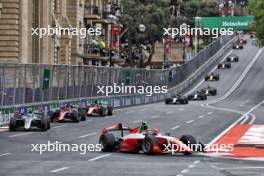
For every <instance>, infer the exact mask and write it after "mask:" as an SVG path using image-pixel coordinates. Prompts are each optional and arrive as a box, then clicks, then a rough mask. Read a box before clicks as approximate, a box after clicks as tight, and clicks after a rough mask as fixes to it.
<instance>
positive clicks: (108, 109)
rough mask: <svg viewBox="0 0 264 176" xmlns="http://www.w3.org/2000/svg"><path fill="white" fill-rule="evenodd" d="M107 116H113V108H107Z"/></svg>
mask: <svg viewBox="0 0 264 176" xmlns="http://www.w3.org/2000/svg"><path fill="white" fill-rule="evenodd" d="M107 115H109V116H112V115H113V107H112V106H107Z"/></svg>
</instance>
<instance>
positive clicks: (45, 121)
mask: <svg viewBox="0 0 264 176" xmlns="http://www.w3.org/2000/svg"><path fill="white" fill-rule="evenodd" d="M40 129H41V131H47V129H48V118H42V119H41V120H40Z"/></svg>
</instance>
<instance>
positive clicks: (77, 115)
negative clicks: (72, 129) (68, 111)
mask: <svg viewBox="0 0 264 176" xmlns="http://www.w3.org/2000/svg"><path fill="white" fill-rule="evenodd" d="M72 116H73V117H72V118H73V121H74V122H76V123H79V122H80V120H81V117H80V116H79V113H78V112H77V111H75V110H74V111H73V113H72Z"/></svg>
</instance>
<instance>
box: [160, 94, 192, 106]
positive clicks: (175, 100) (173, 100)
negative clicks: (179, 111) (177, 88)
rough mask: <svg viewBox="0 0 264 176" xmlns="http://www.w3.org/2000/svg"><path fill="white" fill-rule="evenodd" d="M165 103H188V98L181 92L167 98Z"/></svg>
mask: <svg viewBox="0 0 264 176" xmlns="http://www.w3.org/2000/svg"><path fill="white" fill-rule="evenodd" d="M165 104H188V98H187V97H185V96H182V95H180V94H176V95H173V96H172V97H170V98H166V99H165Z"/></svg>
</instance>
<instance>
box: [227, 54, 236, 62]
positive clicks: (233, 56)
mask: <svg viewBox="0 0 264 176" xmlns="http://www.w3.org/2000/svg"><path fill="white" fill-rule="evenodd" d="M226 61H227V62H238V61H239V57H238V56H237V55H234V54H231V55H229V56H228V57H227V58H226Z"/></svg>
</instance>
